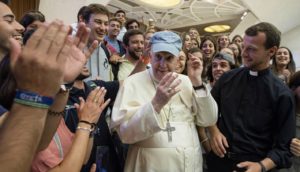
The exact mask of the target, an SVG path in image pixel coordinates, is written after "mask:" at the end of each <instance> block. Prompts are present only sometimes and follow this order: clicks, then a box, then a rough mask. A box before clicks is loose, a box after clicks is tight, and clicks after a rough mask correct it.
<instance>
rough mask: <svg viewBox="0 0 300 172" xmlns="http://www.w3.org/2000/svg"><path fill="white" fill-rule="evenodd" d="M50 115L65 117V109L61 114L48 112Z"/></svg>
mask: <svg viewBox="0 0 300 172" xmlns="http://www.w3.org/2000/svg"><path fill="white" fill-rule="evenodd" d="M48 115H51V116H64V115H65V109H64V110H63V111H61V112H55V111H52V110H50V109H49V110H48Z"/></svg>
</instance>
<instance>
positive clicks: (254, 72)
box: [249, 68, 271, 77]
mask: <svg viewBox="0 0 300 172" xmlns="http://www.w3.org/2000/svg"><path fill="white" fill-rule="evenodd" d="M270 71H271V70H270V68H267V69H263V70H260V71H253V70H250V69H249V75H250V76H253V77H257V76H263V75H266V74H268V73H270Z"/></svg>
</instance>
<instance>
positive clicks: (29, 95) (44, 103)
mask: <svg viewBox="0 0 300 172" xmlns="http://www.w3.org/2000/svg"><path fill="white" fill-rule="evenodd" d="M14 102H16V103H19V104H22V105H26V106H31V107H36V108H42V109H48V108H49V106H51V105H52V104H53V98H52V97H46V96H41V95H39V94H37V93H34V92H30V91H24V90H17V91H16V95H15V99H14Z"/></svg>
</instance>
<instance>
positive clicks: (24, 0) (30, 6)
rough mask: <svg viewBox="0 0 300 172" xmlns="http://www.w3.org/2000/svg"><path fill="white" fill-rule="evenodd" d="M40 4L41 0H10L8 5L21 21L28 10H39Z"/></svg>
mask: <svg viewBox="0 0 300 172" xmlns="http://www.w3.org/2000/svg"><path fill="white" fill-rule="evenodd" d="M39 4H40V0H21V1H20V0H10V1H9V3H8V6H9V7H10V8H11V10H12V12H13V13H14V14H15V16H16V20H17V21H19V20H20V19H21V18H22V16H23V15H24V14H25V13H26V12H27V11H30V10H38V9H39Z"/></svg>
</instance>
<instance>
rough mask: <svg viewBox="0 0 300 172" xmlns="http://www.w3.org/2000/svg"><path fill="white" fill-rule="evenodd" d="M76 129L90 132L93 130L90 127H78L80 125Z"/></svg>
mask: <svg viewBox="0 0 300 172" xmlns="http://www.w3.org/2000/svg"><path fill="white" fill-rule="evenodd" d="M76 129H77V130H83V131H88V132H89V133H91V132H92V131H93V130H92V129H90V128H85V127H80V126H78V127H77V128H76Z"/></svg>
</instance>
